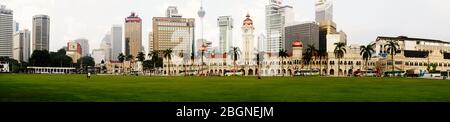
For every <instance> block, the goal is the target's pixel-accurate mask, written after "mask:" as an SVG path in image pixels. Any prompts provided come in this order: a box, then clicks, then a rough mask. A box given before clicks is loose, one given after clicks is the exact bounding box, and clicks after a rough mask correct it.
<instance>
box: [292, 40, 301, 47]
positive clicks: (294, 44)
mask: <svg viewBox="0 0 450 122" xmlns="http://www.w3.org/2000/svg"><path fill="white" fill-rule="evenodd" d="M292 47H303V43H302V42H301V41H299V40H297V41H293V42H292Z"/></svg>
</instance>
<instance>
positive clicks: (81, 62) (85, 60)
mask: <svg viewBox="0 0 450 122" xmlns="http://www.w3.org/2000/svg"><path fill="white" fill-rule="evenodd" d="M77 66H78V67H79V68H81V69H83V71H84V72H88V67H89V66H92V67H93V66H95V61H94V58H92V57H90V56H83V57H81V58H80V59H78V60H77Z"/></svg>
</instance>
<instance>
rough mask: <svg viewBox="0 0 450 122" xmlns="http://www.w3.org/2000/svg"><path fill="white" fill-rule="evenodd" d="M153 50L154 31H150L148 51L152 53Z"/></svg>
mask: <svg viewBox="0 0 450 122" xmlns="http://www.w3.org/2000/svg"><path fill="white" fill-rule="evenodd" d="M152 51H153V32H149V33H148V52H147V53H150V52H152Z"/></svg>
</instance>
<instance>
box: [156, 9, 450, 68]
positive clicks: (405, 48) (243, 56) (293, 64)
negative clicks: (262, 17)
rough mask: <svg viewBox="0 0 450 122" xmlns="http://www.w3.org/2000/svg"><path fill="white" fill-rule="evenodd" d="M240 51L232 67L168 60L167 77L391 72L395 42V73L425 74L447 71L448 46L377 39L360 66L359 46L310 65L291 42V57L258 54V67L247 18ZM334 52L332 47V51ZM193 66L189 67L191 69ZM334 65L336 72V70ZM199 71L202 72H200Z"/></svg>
mask: <svg viewBox="0 0 450 122" xmlns="http://www.w3.org/2000/svg"><path fill="white" fill-rule="evenodd" d="M242 31H243V35H242V37H243V49H241V53H240V55H239V59H238V60H237V62H236V66H235V65H234V62H233V60H232V55H230V54H210V55H206V56H204V57H203V58H204V65H203V66H201V65H200V64H201V61H200V60H201V59H200V57H199V58H197V59H196V61H195V62H194V63H192V62H185V61H183V58H180V57H177V56H176V55H175V56H174V57H173V58H172V60H171V63H170V64H171V67H170V72H171V73H170V74H171V75H183V74H184V71H185V70H184V69H185V68H186V70H192V71H194V74H206V75H214V76H223V75H225V73H226V72H234V71H235V69H236V70H237V71H238V72H241V73H243V75H245V76H254V75H257V74H258V73H260V75H261V76H281V75H283V74H284V75H285V76H291V75H293V74H294V72H295V71H298V70H310V69H312V70H316V71H320V73H321V74H322V75H326V76H350V75H352V74H353V73H354V72H355V71H357V70H374V71H379V72H383V71H391V70H392V58H391V56H390V55H389V54H388V53H386V52H387V51H386V48H385V45H386V42H387V41H388V40H395V41H397V42H398V44H399V49H400V50H399V51H398V53H397V54H396V55H395V56H394V62H395V65H394V66H395V70H396V71H406V70H422V71H425V70H427V67H428V64H430V63H433V64H437V70H439V71H447V70H450V42H445V41H440V40H432V39H420V38H409V37H405V36H399V37H383V36H380V37H378V38H377V39H376V40H375V41H373V42H371V43H370V44H373V45H374V50H375V52H374V54H373V57H372V58H371V59H370V60H369V61H368V62H367V66H366V65H364V64H365V61H364V60H363V58H362V56H361V55H360V46H361V45H347V46H346V50H347V53H346V54H345V55H344V57H343V58H342V59H340V61H339V62H338V59H337V58H336V57H335V55H334V53H333V52H331V51H330V52H326V57H325V58H322V59H319V58H313V59H312V61H311V63H310V65H305V64H304V63H303V60H302V57H303V53H304V52H303V48H306V47H304V45H303V43H302V41H301V40H296V41H293V42H292V53H290V54H289V56H288V57H287V58H285V59H284V60H283V61H282V59H281V58H280V57H279V56H278V52H276V53H275V52H271V53H267V52H259V54H260V56H261V65H260V67H259V68H258V66H257V65H256V54H257V53H258V52H257V51H256V50H254V49H253V47H252V46H251V45H253V44H252V43H253V40H254V35H253V31H254V27H253V21H252V20H251V18H250V15H247V18H246V19H245V20H244V21H243V24H242ZM332 48H334V47H332ZM191 64H193V65H191ZM338 64H339V65H340V66H339V67H340V69H338ZM201 67H203V70H202V69H201ZM168 68H169V67H168V61H167V60H165V61H164V68H162V69H160V71H159V72H160V73H161V74H162V75H168V72H169V69H168Z"/></svg>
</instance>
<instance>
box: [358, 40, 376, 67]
mask: <svg viewBox="0 0 450 122" xmlns="http://www.w3.org/2000/svg"><path fill="white" fill-rule="evenodd" d="M373 46H374V45H373V44H369V45H367V46H364V45H361V47H359V49H360V50H361V52H360V54H359V55H361V56H362V58H363V60H364V61H365V66H366V69H369V66H368V65H369V63H368V62H369V60H370V59H371V58H372V54H373V53H375V50H374V49H373Z"/></svg>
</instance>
